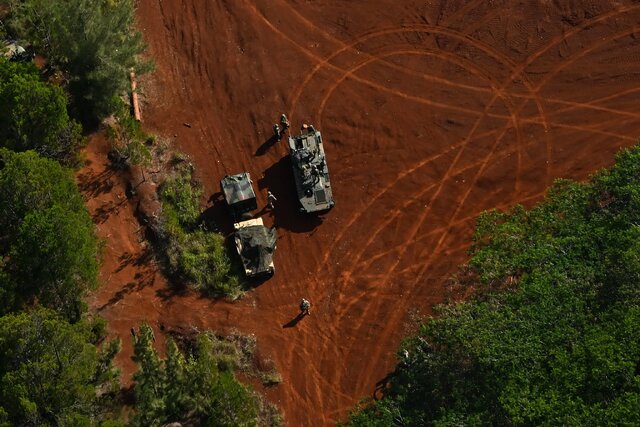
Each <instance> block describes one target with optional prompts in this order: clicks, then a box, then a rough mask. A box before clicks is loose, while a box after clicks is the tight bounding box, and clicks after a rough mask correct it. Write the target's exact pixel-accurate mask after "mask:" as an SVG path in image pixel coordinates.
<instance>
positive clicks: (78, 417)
mask: <svg viewBox="0 0 640 427" xmlns="http://www.w3.org/2000/svg"><path fill="white" fill-rule="evenodd" d="M92 338H93V336H92V334H91V329H90V327H89V325H88V324H87V323H85V322H78V323H76V324H74V325H71V324H69V323H67V322H66V321H65V320H63V319H62V318H60V317H59V316H58V315H57V314H56V313H55V312H53V311H50V310H47V309H43V308H39V309H36V310H33V311H31V312H29V313H20V314H15V315H7V316H4V317H0V422H6V423H8V424H7V425H16V426H18V425H24V426H27V425H28V426H31V425H34V426H35V425H42V426H57V425H90V422H91V421H92V420H97V418H98V416H97V415H98V413H99V406H98V405H99V399H98V397H97V395H96V389H97V387H98V386H101V385H102V384H103V382H104V381H105V380H107V382H109V381H110V380H112V379H113V378H114V375H115V372H114V371H113V368H112V366H111V360H112V358H113V355H114V354H113V353H112V352H111V353H109V354H108V355H107V357H108V358H106V357H104V356H103V355H102V354H101V353H100V351H99V350H98V349H97V348H96V346H95V345H94V343H93V342H92ZM107 347H113V346H107ZM116 347H117V346H116ZM100 360H102V361H103V363H105V364H106V365H105V364H102V365H101V364H100V363H99V362H100ZM107 371H108V372H109V374H107Z"/></svg>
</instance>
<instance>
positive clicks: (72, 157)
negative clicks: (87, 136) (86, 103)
mask: <svg viewBox="0 0 640 427" xmlns="http://www.w3.org/2000/svg"><path fill="white" fill-rule="evenodd" d="M0 111H2V114H0V146H2V147H6V148H9V149H11V150H14V151H26V150H35V151H36V152H38V153H39V154H40V155H43V156H46V157H49V158H52V159H55V160H59V161H61V162H63V163H65V164H67V165H73V164H75V162H76V152H77V150H78V148H79V147H80V145H81V144H82V142H83V138H82V129H81V127H80V125H79V124H78V123H76V122H75V121H73V120H71V119H70V118H69V115H68V114H67V97H66V95H65V93H64V92H63V90H62V89H61V88H60V87H57V86H54V85H50V84H48V83H46V82H44V81H43V80H42V78H41V76H40V72H39V71H38V69H37V68H36V67H35V66H34V65H33V64H30V63H29V64H24V63H16V62H9V61H8V60H7V59H5V58H4V57H2V56H0Z"/></svg>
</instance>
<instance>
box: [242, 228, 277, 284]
mask: <svg viewBox="0 0 640 427" xmlns="http://www.w3.org/2000/svg"><path fill="white" fill-rule="evenodd" d="M233 226H234V228H235V229H236V232H235V234H234V236H233V239H234V241H235V244H236V249H237V250H238V255H240V259H241V260H242V265H243V266H244V272H245V274H246V275H247V276H248V277H254V276H258V275H263V274H273V273H274V272H275V270H276V269H275V266H274V265H273V252H274V251H275V249H276V240H277V236H276V230H275V229H273V228H267V227H265V226H264V224H263V222H262V218H255V219H250V220H247V221H242V222H238V223H236V224H234V225H233Z"/></svg>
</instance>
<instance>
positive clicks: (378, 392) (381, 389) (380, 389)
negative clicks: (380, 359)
mask: <svg viewBox="0 0 640 427" xmlns="http://www.w3.org/2000/svg"><path fill="white" fill-rule="evenodd" d="M395 375H396V372H395V371H392V372H389V373H388V374H387V375H386V376H385V377H384V378H382V379H381V380H380V381H378V382H376V388H375V390H374V391H373V396H372V397H373V400H380V399H382V398H383V397H384V396H385V395H386V394H387V393H388V392H389V389H390V388H391V381H392V380H393V377H394V376H395Z"/></svg>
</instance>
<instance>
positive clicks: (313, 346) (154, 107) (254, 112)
mask: <svg viewBox="0 0 640 427" xmlns="http://www.w3.org/2000/svg"><path fill="white" fill-rule="evenodd" d="M138 20H139V26H140V28H141V29H142V31H143V34H144V36H145V38H146V40H147V42H148V43H149V52H150V54H151V55H152V56H153V58H154V59H155V61H156V64H157V70H156V72H155V74H154V75H153V76H152V77H151V79H150V80H149V81H147V82H143V83H144V90H145V94H144V96H145V98H146V105H145V108H144V111H143V117H144V119H145V123H146V126H147V127H148V128H149V129H150V130H152V131H155V132H157V133H158V134H160V135H167V136H169V137H173V138H174V139H175V144H176V145H177V146H178V147H179V148H180V149H182V150H183V151H185V152H186V153H188V154H189V155H190V156H191V158H192V159H193V162H194V163H195V165H196V168H197V170H198V172H199V174H200V178H201V179H202V182H203V183H204V185H205V188H206V191H207V196H208V195H210V194H212V193H214V192H216V191H218V185H219V184H218V183H219V180H220V179H221V178H222V177H223V176H224V175H225V174H227V173H237V172H240V171H244V170H247V171H249V172H251V174H252V175H253V177H254V181H255V183H256V185H257V187H258V189H259V191H260V200H261V202H262V203H264V201H265V196H266V192H267V189H270V190H272V191H273V192H274V193H275V195H276V196H277V197H278V203H277V206H276V209H275V213H274V214H273V215H270V214H265V216H264V217H265V220H266V221H267V222H268V223H274V224H275V225H276V226H277V227H278V234H279V242H278V250H277V252H276V257H275V262H276V266H277V272H276V274H275V277H273V279H271V280H269V281H267V282H265V283H264V284H262V285H261V286H259V287H258V288H257V289H255V290H254V291H252V292H250V293H249V294H248V295H247V297H246V298H244V299H243V300H242V301H240V302H238V303H234V304H232V303H227V302H222V301H218V302H216V301H211V300H208V299H203V298H199V297H198V296H196V295H193V294H188V295H171V294H170V292H168V291H167V288H166V283H165V281H164V279H162V278H161V277H160V276H159V274H157V272H156V269H155V267H154V266H153V264H150V263H149V260H148V258H147V257H145V253H144V248H143V247H142V246H141V245H140V243H139V242H140V241H141V236H139V235H137V234H136V230H138V228H139V226H138V224H137V223H136V222H135V220H134V219H133V215H132V212H131V208H130V207H129V206H128V204H126V203H125V204H123V205H121V206H120V207H118V203H119V200H120V199H118V198H117V195H118V192H119V191H121V190H120V189H121V186H120V184H119V183H118V177H109V176H107V175H104V174H108V172H105V165H106V159H105V149H106V148H105V145H104V143H103V142H101V141H98V143H94V144H92V145H91V146H90V148H89V153H88V157H89V160H90V161H91V164H90V165H89V166H88V168H87V169H86V170H83V171H82V172H81V176H80V182H81V184H82V183H84V184H85V185H83V188H85V191H86V194H87V195H88V196H90V197H91V199H90V200H89V206H90V208H91V209H92V212H94V214H95V217H96V221H97V222H98V227H99V230H100V234H101V235H102V236H105V237H107V238H108V245H107V248H106V251H105V263H104V267H103V273H102V279H103V282H104V286H103V288H101V290H99V291H98V292H96V293H95V294H94V295H93V298H92V300H91V305H92V307H93V308H94V309H96V310H98V311H99V312H100V313H102V314H103V315H104V316H105V317H106V318H107V319H108V320H109V322H110V323H109V327H110V331H111V333H112V334H114V335H120V336H121V337H123V339H124V343H125V347H124V350H123V352H122V354H121V355H120V356H119V362H120V364H121V366H123V368H124V370H125V373H130V372H131V369H132V363H131V361H130V359H129V357H130V355H131V345H130V342H129V341H130V340H129V338H128V335H129V328H130V327H131V326H134V325H138V324H139V322H140V321H143V320H146V321H149V322H150V323H151V324H152V325H153V326H154V327H155V328H156V329H157V330H158V332H159V328H160V326H161V325H163V326H196V327H198V328H210V329H213V330H216V331H219V332H223V333H224V332H225V331H228V330H230V329H237V330H239V331H241V332H244V333H253V334H255V335H256V336H257V338H258V347H259V349H260V351H261V353H262V354H264V355H266V357H271V358H272V359H273V360H274V361H275V363H276V365H277V367H278V369H279V371H280V372H281V374H282V377H283V382H282V384H281V385H280V386H277V387H275V388H272V389H269V390H267V395H268V397H269V398H270V399H271V400H273V401H274V402H275V403H277V404H279V405H280V406H281V408H282V409H283V411H284V414H285V418H286V420H287V422H288V423H289V424H290V425H292V426H302V425H330V424H334V423H335V422H336V420H339V419H344V417H345V416H346V414H347V412H348V411H349V409H350V408H352V407H353V405H354V404H355V403H356V401H357V400H358V399H360V398H361V397H363V396H371V395H372V393H373V392H374V389H375V387H376V382H378V381H379V380H380V379H382V378H383V377H384V376H385V374H386V373H387V372H388V371H389V370H390V369H392V367H393V365H394V362H395V359H394V351H395V349H396V348H397V345H398V343H399V342H400V339H401V338H402V336H403V335H404V334H405V333H406V332H407V325H410V324H411V322H410V319H409V317H410V313H412V312H414V311H419V312H420V313H422V314H428V313H429V312H430V308H431V307H432V305H433V304H436V303H439V302H441V301H442V299H443V295H444V290H445V286H446V282H447V278H448V277H449V276H450V275H451V274H452V273H454V272H455V271H456V266H457V265H459V264H461V263H464V262H465V260H466V256H465V251H466V249H467V248H468V245H469V242H470V236H471V234H472V231H473V227H474V218H475V217H476V216H477V215H478V213H480V212H481V211H483V210H485V209H490V208H493V207H499V208H507V207H509V206H512V205H513V204H515V203H518V202H523V203H527V204H530V203H532V202H533V201H535V200H538V199H539V198H540V197H541V196H542V194H543V193H544V191H545V188H547V186H548V185H549V184H550V183H551V182H552V181H553V179H555V178H559V177H567V178H574V179H585V178H587V177H588V175H589V174H590V173H591V172H593V171H595V170H596V169H598V168H601V167H604V166H607V165H610V164H611V163H612V161H613V155H614V153H615V152H617V151H618V150H619V149H620V148H621V147H626V146H630V145H631V144H633V143H634V141H635V140H636V138H637V136H638V134H640V112H638V108H637V106H638V104H639V101H640V87H638V84H637V82H638V77H639V74H640V26H638V22H640V4H638V3H637V2H635V3H634V2H632V1H607V0H590V1H589V0H585V1H578V0H561V1H560V0H553V1H552V0H540V1H537V2H531V1H519V2H516V1H486V0H476V1H472V0H469V1H429V2H425V1H417V0H416V1H412V0H402V1H401V0H376V1H369V2H364V1H363V2H348V1H339V0H315V1H303V0H295V1H294V0H291V1H284V0H220V1H200V0H183V1H169V0H164V1H162V0H160V1H156V0H140V2H139V10H138ZM281 112H286V113H287V114H288V115H289V117H290V119H291V121H292V126H293V128H297V127H298V126H300V124H301V123H302V122H307V123H313V124H314V125H315V126H316V127H317V128H319V129H320V130H321V131H322V132H323V136H324V139H325V148H326V152H327V157H328V165H329V169H330V172H331V175H332V181H333V185H334V194H335V197H336V203H337V204H336V207H335V208H334V209H333V210H332V211H331V212H329V213H327V214H325V215H323V216H321V217H319V218H314V217H304V216H301V215H299V214H298V213H297V212H296V209H295V200H294V195H293V187H292V185H293V184H292V175H291V171H290V167H289V166H290V165H289V163H288V160H287V159H286V151H287V150H286V146H285V144H284V142H283V143H279V144H278V143H276V144H270V143H269V142H268V139H269V137H270V133H271V127H272V125H273V123H275V122H276V121H277V119H278V117H279V114H280V113H281ZM184 123H188V124H190V125H191V127H187V126H184V125H183V124H184ZM105 178H106V180H107V181H108V180H109V179H111V180H112V182H114V186H113V187H109V185H105V184H104V183H105V182H107V181H105ZM116 209H118V210H116ZM211 209H212V211H214V214H217V215H219V216H220V217H223V216H224V214H223V213H221V212H222V211H221V207H220V206H219V205H214V206H213V207H211ZM303 296H304V297H307V298H309V299H310V300H311V302H312V303H313V307H312V315H311V316H309V317H306V318H304V319H303V320H302V321H301V322H299V323H298V324H297V325H295V327H291V328H283V325H285V324H286V323H287V322H289V321H290V320H291V319H292V318H294V317H295V315H296V314H297V303H298V301H299V299H300V298H301V297H303ZM157 335H159V334H157Z"/></svg>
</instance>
